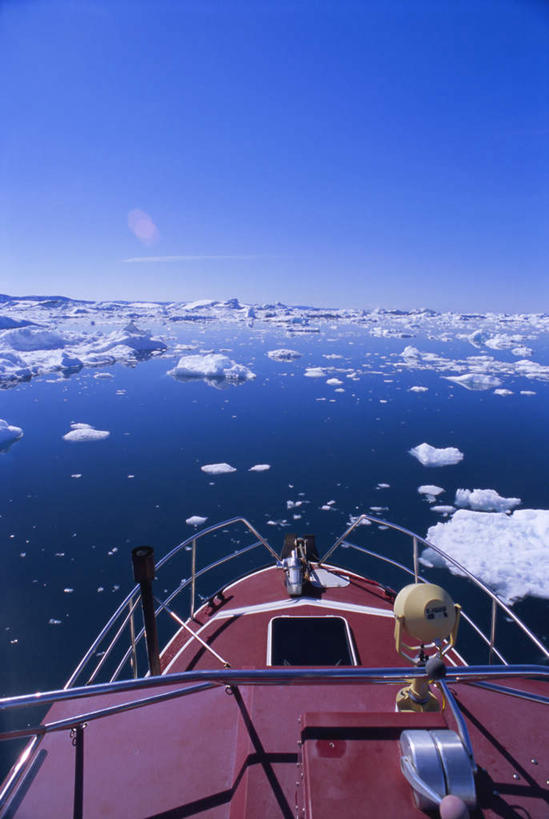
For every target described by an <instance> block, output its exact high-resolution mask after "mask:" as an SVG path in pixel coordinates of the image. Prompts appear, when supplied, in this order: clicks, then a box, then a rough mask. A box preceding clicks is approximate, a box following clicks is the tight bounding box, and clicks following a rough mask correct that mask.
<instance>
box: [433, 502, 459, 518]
mask: <svg viewBox="0 0 549 819" xmlns="http://www.w3.org/2000/svg"><path fill="white" fill-rule="evenodd" d="M455 511H456V507H455V506H445V505H442V504H441V505H440V506H431V512H437V513H438V514H439V515H445V516H446V517H447V516H448V515H451V514H452V512H455Z"/></svg>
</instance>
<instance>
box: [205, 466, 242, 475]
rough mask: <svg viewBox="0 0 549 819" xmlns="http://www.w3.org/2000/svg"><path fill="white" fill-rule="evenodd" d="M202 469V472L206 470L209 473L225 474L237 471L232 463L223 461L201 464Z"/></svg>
mask: <svg viewBox="0 0 549 819" xmlns="http://www.w3.org/2000/svg"><path fill="white" fill-rule="evenodd" d="M200 469H201V470H202V472H205V473H206V474H207V475H225V474H226V473H229V472H236V469H235V467H234V466H231V465H230V464H226V463H222V464H204V466H201V467H200Z"/></svg>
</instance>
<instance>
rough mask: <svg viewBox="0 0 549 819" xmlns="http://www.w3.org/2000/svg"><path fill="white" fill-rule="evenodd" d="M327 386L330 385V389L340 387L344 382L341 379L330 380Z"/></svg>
mask: <svg viewBox="0 0 549 819" xmlns="http://www.w3.org/2000/svg"><path fill="white" fill-rule="evenodd" d="M326 384H328V386H330V387H340V386H341V385H342V384H343V381H341V380H340V379H339V378H328V380H327V381H326Z"/></svg>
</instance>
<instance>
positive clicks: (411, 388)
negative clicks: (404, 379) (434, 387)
mask: <svg viewBox="0 0 549 819" xmlns="http://www.w3.org/2000/svg"><path fill="white" fill-rule="evenodd" d="M428 390H429V387H420V386H417V387H410V389H409V390H408V392H427V391H428Z"/></svg>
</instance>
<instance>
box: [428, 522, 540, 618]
mask: <svg viewBox="0 0 549 819" xmlns="http://www.w3.org/2000/svg"><path fill="white" fill-rule="evenodd" d="M427 540H429V541H430V542H431V543H433V545H435V546H438V547H439V548H440V549H442V550H443V551H444V552H447V553H448V554H449V555H450V556H451V557H453V558H454V559H455V560H457V561H458V562H459V563H461V564H462V566H464V567H465V568H466V569H467V570H468V571H470V572H471V573H472V574H474V575H476V576H477V577H479V578H480V579H481V580H483V581H484V582H485V583H486V584H487V585H489V586H491V587H492V588H493V589H494V590H495V591H496V593H497V594H498V595H499V596H500V597H501V598H502V599H503V600H504V601H506V602H508V603H512V602H513V601H515V600H517V599H519V598H521V597H524V596H526V595H533V596H535V597H549V561H548V560H547V544H548V543H549V510H547V509H519V510H516V511H515V512H513V513H512V514H511V515H506V514H505V513H504V512H474V511H470V510H467V509H460V510H458V511H457V512H456V513H455V515H454V516H453V517H452V518H451V519H450V520H449V521H447V522H445V523H437V524H436V526H431V528H430V529H429V531H428V532H427ZM421 560H422V562H424V563H425V564H426V565H435V566H444V565H446V561H444V560H443V558H442V557H441V556H440V555H438V554H437V552H435V551H434V550H433V549H426V550H425V551H424V552H423V554H422V556H421ZM448 568H449V569H450V571H451V572H452V573H453V574H460V571H459V570H458V569H457V568H456V567H455V566H453V565H452V564H451V563H450V564H448Z"/></svg>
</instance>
